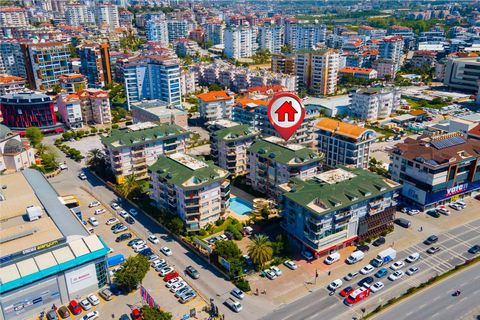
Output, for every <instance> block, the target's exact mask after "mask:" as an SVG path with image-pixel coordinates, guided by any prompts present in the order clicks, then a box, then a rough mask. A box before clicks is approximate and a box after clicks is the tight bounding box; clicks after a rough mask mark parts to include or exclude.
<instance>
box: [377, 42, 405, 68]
mask: <svg viewBox="0 0 480 320" xmlns="http://www.w3.org/2000/svg"><path fill="white" fill-rule="evenodd" d="M403 46H404V42H403V38H402V37H401V36H389V37H384V38H383V39H382V40H381V41H380V43H379V44H378V58H379V59H387V60H391V61H393V62H394V63H395V71H398V70H400V62H401V58H402V55H403Z"/></svg>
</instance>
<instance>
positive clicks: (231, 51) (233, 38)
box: [223, 26, 257, 59]
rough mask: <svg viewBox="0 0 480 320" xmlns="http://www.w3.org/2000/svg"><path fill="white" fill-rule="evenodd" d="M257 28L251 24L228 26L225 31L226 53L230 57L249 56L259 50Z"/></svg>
mask: <svg viewBox="0 0 480 320" xmlns="http://www.w3.org/2000/svg"><path fill="white" fill-rule="evenodd" d="M255 35H256V30H254V28H253V27H250V26H236V27H228V28H226V29H225V32H224V39H223V40H224V44H225V49H224V54H225V56H226V57H227V58H229V59H240V58H249V57H251V56H253V55H254V54H255V52H256V51H257V42H256V37H255Z"/></svg>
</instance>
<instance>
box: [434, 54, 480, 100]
mask: <svg viewBox="0 0 480 320" xmlns="http://www.w3.org/2000/svg"><path fill="white" fill-rule="evenodd" d="M478 80H480V58H478V57H468V58H450V59H448V61H447V65H446V67H445V78H444V80H443V84H444V85H445V86H447V87H449V88H450V89H456V90H462V91H467V92H477V90H478V84H477V81H478Z"/></svg>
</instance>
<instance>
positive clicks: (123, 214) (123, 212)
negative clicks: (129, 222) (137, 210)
mask: <svg viewBox="0 0 480 320" xmlns="http://www.w3.org/2000/svg"><path fill="white" fill-rule="evenodd" d="M118 214H119V215H120V217H122V218H123V219H127V217H129V216H130V215H129V214H128V212H127V211H125V210H120V211H118Z"/></svg>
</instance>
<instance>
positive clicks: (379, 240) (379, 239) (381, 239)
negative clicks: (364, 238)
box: [372, 237, 385, 247]
mask: <svg viewBox="0 0 480 320" xmlns="http://www.w3.org/2000/svg"><path fill="white" fill-rule="evenodd" d="M372 244H373V245H374V246H375V247H379V246H381V245H382V244H385V238H384V237H380V238H378V239H376V240H375V241H373V243H372Z"/></svg>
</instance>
